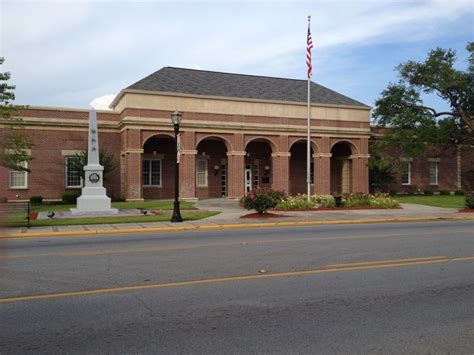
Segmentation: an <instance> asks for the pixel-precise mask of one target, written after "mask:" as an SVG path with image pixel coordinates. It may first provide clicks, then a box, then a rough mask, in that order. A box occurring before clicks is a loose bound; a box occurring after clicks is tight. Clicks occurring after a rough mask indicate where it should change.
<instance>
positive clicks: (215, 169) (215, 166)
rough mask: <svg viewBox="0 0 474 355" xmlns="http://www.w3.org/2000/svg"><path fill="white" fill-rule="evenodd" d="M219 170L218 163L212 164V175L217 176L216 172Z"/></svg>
mask: <svg viewBox="0 0 474 355" xmlns="http://www.w3.org/2000/svg"><path fill="white" fill-rule="evenodd" d="M218 171H219V165H217V164H216V165H214V176H217V173H218Z"/></svg>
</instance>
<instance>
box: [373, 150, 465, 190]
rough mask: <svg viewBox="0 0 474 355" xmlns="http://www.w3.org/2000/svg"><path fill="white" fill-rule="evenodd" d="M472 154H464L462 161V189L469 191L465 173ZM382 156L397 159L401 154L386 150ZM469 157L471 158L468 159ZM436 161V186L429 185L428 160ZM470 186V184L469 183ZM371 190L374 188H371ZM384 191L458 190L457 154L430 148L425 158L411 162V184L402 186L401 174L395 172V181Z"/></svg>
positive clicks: (453, 151)
mask: <svg viewBox="0 0 474 355" xmlns="http://www.w3.org/2000/svg"><path fill="white" fill-rule="evenodd" d="M472 154H473V153H472V152H466V153H465V155H464V157H463V161H462V165H461V166H462V171H463V175H462V176H463V178H462V180H463V189H465V190H467V189H469V177H468V173H467V171H468V170H469V169H472V167H473V166H472V165H471V167H470V166H469V159H470V160H471V163H472V156H473V155H472ZM383 155H384V156H386V157H387V158H388V157H390V158H391V157H394V156H395V157H399V156H400V155H401V154H400V153H399V152H398V151H397V150H395V149H393V148H392V149H391V150H387V151H386V152H385V153H384V154H383ZM469 157H471V158H469ZM430 158H433V159H438V158H439V165H438V185H430V170H429V168H430V162H429V159H430ZM471 184H472V183H471ZM371 189H372V190H373V189H374V187H373V186H371ZM383 189H384V190H386V191H389V190H393V191H397V192H400V193H416V192H423V191H424V190H427V189H430V190H433V191H434V192H439V191H442V190H448V191H450V192H453V191H456V190H458V187H457V154H456V150H455V149H436V148H432V149H429V150H428V151H427V154H426V156H424V157H420V158H415V159H413V160H412V161H411V184H410V185H402V183H401V174H400V172H399V171H398V170H397V171H395V181H394V182H393V183H391V184H387V185H386V186H384V187H383Z"/></svg>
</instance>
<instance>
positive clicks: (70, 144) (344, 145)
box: [0, 67, 455, 200]
mask: <svg viewBox="0 0 474 355" xmlns="http://www.w3.org/2000/svg"><path fill="white" fill-rule="evenodd" d="M311 85H312V86H311V117H312V140H311V149H312V163H311V176H312V180H313V184H312V191H313V193H317V194H330V193H334V192H368V191H369V183H368V168H367V162H368V158H369V139H370V137H371V129H370V107H369V106H367V105H364V104H362V103H360V102H357V101H355V100H353V99H351V98H348V97H346V96H343V95H341V94H339V93H337V92H334V91H332V90H329V89H327V88H325V87H322V86H320V85H318V84H315V83H312V84H311ZM306 90H307V82H306V81H305V80H292V79H281V78H271V77H260V76H251V75H239V74H228V73H218V72H210V71H201V70H190V69H180V68H171V67H165V68H162V69H161V70H159V71H157V72H155V73H153V74H151V75H150V76H148V77H146V78H144V79H142V80H140V81H138V82H137V83H135V84H133V85H131V86H129V87H128V88H126V89H124V90H122V91H121V92H120V93H119V94H118V96H117V97H116V98H115V100H114V101H113V102H112V104H111V108H112V111H99V112H98V124H99V145H100V147H101V149H103V150H106V151H107V152H109V153H112V154H113V156H114V159H115V161H114V165H115V169H114V170H113V171H112V172H110V173H109V174H107V175H106V176H105V186H106V187H107V192H108V195H109V196H113V197H123V198H126V199H127V200H140V199H161V198H172V196H173V191H174V159H175V155H174V135H173V127H172V124H171V120H170V116H171V113H172V112H173V111H174V110H175V109H177V110H179V111H180V112H181V113H182V114H183V119H182V123H181V128H180V133H181V136H180V142H181V157H180V197H181V198H183V199H194V198H199V199H201V198H211V197H222V196H224V197H232V198H235V197H241V196H243V195H244V194H245V192H246V191H249V190H250V189H252V188H254V187H256V186H260V187H269V188H273V189H277V190H284V191H286V192H289V193H290V194H292V195H293V194H297V193H305V192H306V115H307V111H306V110H307V109H306V107H307V106H306V105H307V103H306V97H307V91H306ZM19 116H20V117H21V118H22V120H23V122H22V124H21V129H23V131H22V134H24V135H26V136H28V137H30V138H31V139H32V141H33V143H34V146H33V148H32V149H31V155H32V156H33V157H34V159H33V160H32V161H30V162H29V166H28V167H29V169H31V173H29V174H26V173H22V172H13V171H8V170H7V169H5V168H0V181H2V184H1V186H0V197H7V198H8V199H9V200H17V199H26V198H28V197H30V196H37V195H40V196H42V197H43V198H45V199H60V198H61V196H62V195H63V194H64V193H66V192H77V193H79V192H80V187H81V179H80V176H79V173H78V172H77V171H74V169H73V168H72V164H71V160H72V159H74V158H73V155H74V154H75V153H78V152H80V151H82V150H85V149H86V148H87V132H88V121H87V119H88V112H87V111H86V110H76V109H62V108H34V107H31V108H29V109H27V110H24V111H22V112H21V113H20V114H19ZM437 162H438V163H440V164H441V162H440V161H439V160H438V161H437ZM438 168H439V166H438V167H437V168H436V169H438ZM412 172H413V171H410V174H411V173H412ZM437 174H438V172H437ZM450 181H451V180H450ZM454 184H455V183H454ZM449 189H451V186H450V187H449ZM453 190H454V189H453Z"/></svg>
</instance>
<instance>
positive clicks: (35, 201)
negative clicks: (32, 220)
mask: <svg viewBox="0 0 474 355" xmlns="http://www.w3.org/2000/svg"><path fill="white" fill-rule="evenodd" d="M30 202H31V204H35V205H41V204H42V203H43V196H31V197H30Z"/></svg>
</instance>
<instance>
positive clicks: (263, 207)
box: [242, 188, 279, 214]
mask: <svg viewBox="0 0 474 355" xmlns="http://www.w3.org/2000/svg"><path fill="white" fill-rule="evenodd" d="M277 196H278V193H275V191H273V190H268V189H260V188H257V189H255V190H252V191H250V192H249V193H247V195H246V196H245V197H244V198H243V199H242V202H243V205H244V207H245V208H246V209H248V210H251V209H254V210H255V211H257V213H259V214H262V213H266V212H267V210H268V209H270V208H274V207H275V206H276V205H277V204H278V202H279V200H278V199H277Z"/></svg>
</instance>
